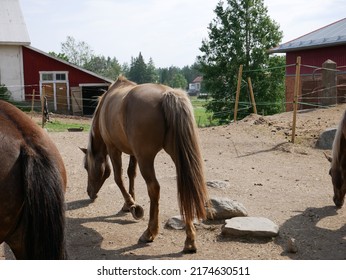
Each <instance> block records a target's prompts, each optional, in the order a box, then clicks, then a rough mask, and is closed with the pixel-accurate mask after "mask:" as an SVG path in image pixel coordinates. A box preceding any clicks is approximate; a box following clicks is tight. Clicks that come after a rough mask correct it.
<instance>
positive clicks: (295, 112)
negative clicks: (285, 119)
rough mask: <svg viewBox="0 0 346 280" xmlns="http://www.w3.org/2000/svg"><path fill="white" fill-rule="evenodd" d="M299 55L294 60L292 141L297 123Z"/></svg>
mask: <svg viewBox="0 0 346 280" xmlns="http://www.w3.org/2000/svg"><path fill="white" fill-rule="evenodd" d="M300 63H301V58H300V56H298V57H297V62H296V77H295V80H294V99H293V122H292V143H294V140H295V137H296V125H297V110H298V95H299V89H300Z"/></svg>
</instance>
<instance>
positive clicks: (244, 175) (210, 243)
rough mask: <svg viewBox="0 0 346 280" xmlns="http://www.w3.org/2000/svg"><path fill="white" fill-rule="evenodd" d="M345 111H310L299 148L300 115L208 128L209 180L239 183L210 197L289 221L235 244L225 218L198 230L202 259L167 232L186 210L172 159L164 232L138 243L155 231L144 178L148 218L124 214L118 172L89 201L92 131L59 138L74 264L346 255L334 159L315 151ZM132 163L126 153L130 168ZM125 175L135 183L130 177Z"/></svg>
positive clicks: (180, 236) (5, 254) (139, 183)
mask: <svg viewBox="0 0 346 280" xmlns="http://www.w3.org/2000/svg"><path fill="white" fill-rule="evenodd" d="M345 109H346V105H338V106H337V107H333V108H329V109H318V110H309V111H302V112H300V113H299V114H298V116H297V130H296V134H297V137H296V143H295V144H292V143H290V140H291V124H292V113H283V114H278V115H274V116H268V117H261V116H258V115H251V116H249V117H247V118H246V119H244V120H242V121H238V122H237V123H232V124H230V125H228V126H220V127H213V128H202V129H200V130H199V134H200V140H201V144H202V152H203V156H204V161H205V169H206V180H207V181H210V180H222V181H227V182H228V183H229V185H230V186H229V187H228V188H224V189H211V188H209V194H210V196H211V197H227V198H230V199H234V200H237V201H239V202H241V203H243V204H244V206H245V207H246V208H247V210H248V213H249V216H257V217H266V218H269V219H271V220H272V221H274V222H275V223H277V224H278V225H279V227H280V233H279V236H278V237H276V238H273V239H263V238H230V237H224V236H222V235H221V228H222V225H223V221H218V222H216V221H214V222H211V221H207V222H204V223H203V224H201V225H198V226H197V245H198V252H197V253H196V254H192V255H185V254H182V252H181V251H182V248H183V244H184V240H185V232H184V231H181V230H171V229H167V228H165V223H166V221H167V219H169V218H170V217H172V216H175V215H178V214H179V210H178V203H177V199H176V193H177V191H176V185H175V184H176V180H175V177H176V175H175V169H174V165H173V163H172V161H171V160H170V158H169V157H168V156H167V155H166V154H165V153H163V152H162V153H160V154H159V155H158V156H157V159H156V171H157V177H158V180H159V182H160V183H161V200H160V221H161V222H160V224H161V228H160V234H159V235H158V237H157V238H156V239H155V241H154V242H153V243H150V244H147V245H143V244H137V241H138V238H139V237H140V235H141V234H142V232H143V231H144V230H145V229H146V226H147V223H148V209H149V198H148V195H147V192H146V187H145V184H144V181H143V179H142V177H141V175H140V174H138V176H137V179H136V194H137V203H138V204H140V205H142V206H143V207H144V209H145V216H144V218H143V219H142V220H139V221H135V220H133V218H132V216H131V215H130V214H124V213H122V212H120V209H121V207H122V204H123V199H122V197H121V194H120V191H119V190H118V188H117V186H116V185H115V183H114V180H113V179H112V176H111V177H110V178H109V179H108V180H107V181H106V182H105V184H104V186H103V188H102V189H101V191H100V192H99V197H98V198H97V199H96V200H95V202H93V203H91V201H90V200H89V199H88V196H87V194H86V180H87V176H86V172H85V170H84V169H83V164H82V161H83V154H82V152H81V151H80V150H79V148H78V147H85V146H86V145H87V142H88V133H87V132H63V133H50V136H51V138H52V139H53V140H54V142H55V143H56V145H57V147H58V148H59V150H60V152H61V154H62V156H63V158H64V161H65V165H66V168H67V171H68V182H69V183H68V191H67V194H66V201H67V209H68V210H67V225H68V226H67V243H68V252H69V258H70V259H88V260H96V259H101V260H102V259H113V260H116V259H178V260H184V259H238V260H242V259H261V260H277V259H346V226H345V221H346V210H345V209H346V206H344V208H342V209H336V208H335V207H334V204H333V202H332V196H333V191H332V184H331V179H330V177H329V175H328V170H329V163H328V162H327V160H326V159H325V157H324V155H323V151H321V150H318V149H315V147H314V146H315V142H316V140H317V138H318V136H319V135H320V133H321V132H322V131H323V130H324V129H326V128H330V127H336V126H337V124H338V122H339V120H340V118H341V116H342V113H343V111H344V110H345ZM54 117H56V116H53V118H54ZM78 121H80V122H90V120H85V119H80V120H78ZM73 122H76V120H75V119H74V120H73ZM326 152H327V153H330V151H328V150H327V151H326ZM127 159H128V157H127V156H125V155H124V160H125V161H124V170H125V171H126V168H127ZM138 173H139V172H138ZM124 176H125V179H127V178H126V172H125V174H124ZM291 238H294V239H295V240H296V245H297V249H298V251H297V252H296V253H290V252H288V250H287V246H288V245H287V244H288V240H289V239H291ZM0 259H13V256H12V254H11V252H10V250H9V249H8V248H7V247H6V246H3V245H1V246H0Z"/></svg>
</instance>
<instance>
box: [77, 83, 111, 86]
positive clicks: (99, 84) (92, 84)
mask: <svg viewBox="0 0 346 280" xmlns="http://www.w3.org/2000/svg"><path fill="white" fill-rule="evenodd" d="M109 85H110V84H108V83H91V84H79V87H99V86H109Z"/></svg>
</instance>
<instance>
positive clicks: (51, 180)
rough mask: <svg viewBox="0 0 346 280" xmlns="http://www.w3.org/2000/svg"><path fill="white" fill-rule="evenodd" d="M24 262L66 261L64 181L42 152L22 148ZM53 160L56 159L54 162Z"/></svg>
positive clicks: (49, 158)
mask: <svg viewBox="0 0 346 280" xmlns="http://www.w3.org/2000/svg"><path fill="white" fill-rule="evenodd" d="M21 157H22V160H23V175H24V176H23V177H24V178H23V180H24V182H23V183H24V188H25V189H24V192H25V200H24V205H23V225H24V237H23V242H24V244H25V245H24V246H25V251H26V258H27V259H41V260H43V259H66V257H67V255H66V247H65V246H66V245H65V200H64V188H63V186H64V185H63V184H64V183H63V182H64V180H63V178H62V175H61V173H60V171H59V169H58V167H57V164H55V162H53V159H51V157H50V156H49V155H47V153H46V151H45V150H43V149H42V150H41V151H40V149H35V150H33V149H31V148H28V147H26V148H22V149H21ZM54 160H55V159H54Z"/></svg>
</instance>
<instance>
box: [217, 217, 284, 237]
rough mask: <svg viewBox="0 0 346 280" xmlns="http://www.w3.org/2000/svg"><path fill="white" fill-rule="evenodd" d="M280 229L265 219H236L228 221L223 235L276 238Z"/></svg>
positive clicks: (223, 228)
mask: <svg viewBox="0 0 346 280" xmlns="http://www.w3.org/2000/svg"><path fill="white" fill-rule="evenodd" d="M278 233H279V227H278V226H277V225H276V224H275V223H274V222H272V221H271V220H269V219H267V218H263V217H236V218H233V219H228V220H226V224H225V225H224V226H223V227H222V234H223V235H227V236H254V237H274V236H277V235H278Z"/></svg>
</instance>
